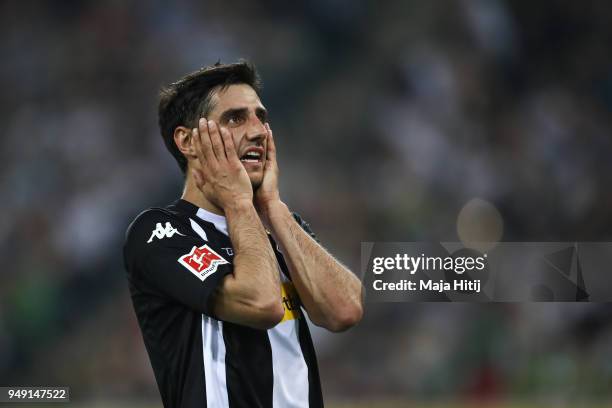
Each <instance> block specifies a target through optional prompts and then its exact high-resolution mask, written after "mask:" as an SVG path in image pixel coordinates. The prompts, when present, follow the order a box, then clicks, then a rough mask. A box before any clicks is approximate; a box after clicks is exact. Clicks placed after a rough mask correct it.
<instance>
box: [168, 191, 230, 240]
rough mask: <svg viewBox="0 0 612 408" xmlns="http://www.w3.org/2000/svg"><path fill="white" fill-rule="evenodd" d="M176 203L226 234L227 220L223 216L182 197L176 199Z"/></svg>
mask: <svg viewBox="0 0 612 408" xmlns="http://www.w3.org/2000/svg"><path fill="white" fill-rule="evenodd" d="M176 205H177V207H179V208H182V209H183V210H185V211H187V212H188V213H190V214H194V213H195V215H196V216H197V217H198V218H199V219H201V220H204V221H206V222H209V223H211V224H213V225H214V226H215V228H216V229H217V230H218V231H220V232H222V233H224V234H225V235H228V233H227V220H226V219H225V217H224V216H222V215H218V214H214V213H211V212H210V211H208V210H205V209H203V208H200V207H198V206H196V205H194V204H192V203H190V202H189V201H186V200H183V199H179V200H177V202H176Z"/></svg>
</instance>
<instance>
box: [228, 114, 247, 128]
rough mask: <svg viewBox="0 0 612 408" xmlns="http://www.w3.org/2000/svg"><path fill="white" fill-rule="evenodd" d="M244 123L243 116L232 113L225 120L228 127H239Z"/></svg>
mask: <svg viewBox="0 0 612 408" xmlns="http://www.w3.org/2000/svg"><path fill="white" fill-rule="evenodd" d="M242 122H244V115H241V114H240V113H233V114H231V115H230V116H229V117H228V118H227V124H228V125H240V124H242Z"/></svg>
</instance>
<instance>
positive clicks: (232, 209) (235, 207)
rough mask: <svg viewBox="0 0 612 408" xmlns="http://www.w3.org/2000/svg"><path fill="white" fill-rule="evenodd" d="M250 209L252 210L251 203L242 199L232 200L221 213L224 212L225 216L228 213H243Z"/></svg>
mask: <svg viewBox="0 0 612 408" xmlns="http://www.w3.org/2000/svg"><path fill="white" fill-rule="evenodd" d="M252 208H254V207H253V201H252V200H249V199H247V198H244V199H238V200H234V201H232V202H230V203H228V204H227V205H226V206H225V207H224V208H223V211H224V212H225V215H226V216H227V214H228V213H236V212H243V211H247V210H249V209H252Z"/></svg>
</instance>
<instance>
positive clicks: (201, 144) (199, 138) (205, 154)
mask: <svg viewBox="0 0 612 408" xmlns="http://www.w3.org/2000/svg"><path fill="white" fill-rule="evenodd" d="M195 143H196V146H197V147H196V149H197V150H199V151H200V152H201V155H200V156H198V158H199V159H200V164H201V165H202V166H204V165H213V164H214V163H216V161H217V160H216V158H215V154H214V153H213V150H212V145H211V143H210V138H209V137H208V124H207V122H206V119H205V118H201V119H200V121H199V122H198V130H197V135H196V136H195Z"/></svg>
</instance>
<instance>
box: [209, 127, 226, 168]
mask: <svg viewBox="0 0 612 408" xmlns="http://www.w3.org/2000/svg"><path fill="white" fill-rule="evenodd" d="M208 136H209V137H210V143H211V144H212V149H213V151H214V152H215V157H216V158H217V160H219V161H224V160H227V156H226V155H225V149H224V148H223V142H222V141H221V135H220V134H219V126H217V124H216V123H215V122H214V121H212V120H209V121H208Z"/></svg>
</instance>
